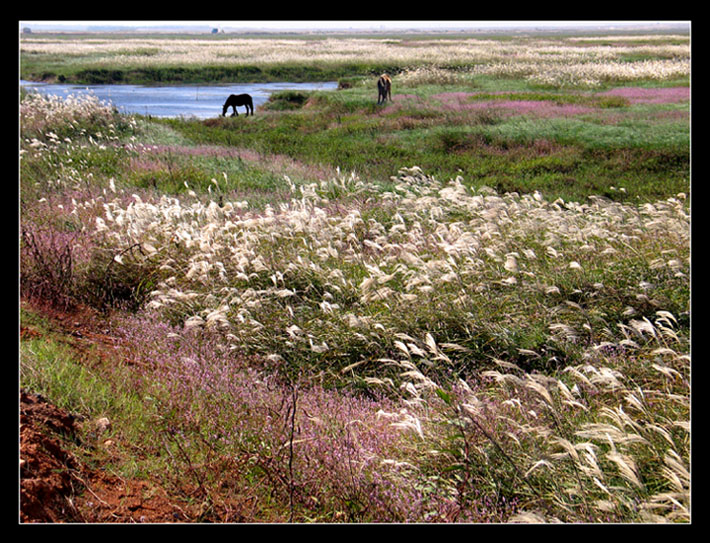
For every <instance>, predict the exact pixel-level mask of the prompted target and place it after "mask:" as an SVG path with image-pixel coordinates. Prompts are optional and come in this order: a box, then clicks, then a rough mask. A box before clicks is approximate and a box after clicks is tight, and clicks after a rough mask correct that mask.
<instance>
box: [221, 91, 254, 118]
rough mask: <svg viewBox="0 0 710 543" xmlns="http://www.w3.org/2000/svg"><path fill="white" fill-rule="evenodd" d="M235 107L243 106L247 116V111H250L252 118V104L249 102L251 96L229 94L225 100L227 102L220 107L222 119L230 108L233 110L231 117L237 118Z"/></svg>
mask: <svg viewBox="0 0 710 543" xmlns="http://www.w3.org/2000/svg"><path fill="white" fill-rule="evenodd" d="M237 106H245V108H246V110H247V116H249V110H251V114H252V116H253V115H254V103H253V102H252V100H251V96H249V95H248V94H230V95H229V98H227V101H226V102H225V103H224V105H223V106H222V117H224V116H225V114H226V113H227V110H228V109H229V108H230V107H231V108H232V109H233V110H234V113H232V117H234V116H235V115H237V116H239V113H237Z"/></svg>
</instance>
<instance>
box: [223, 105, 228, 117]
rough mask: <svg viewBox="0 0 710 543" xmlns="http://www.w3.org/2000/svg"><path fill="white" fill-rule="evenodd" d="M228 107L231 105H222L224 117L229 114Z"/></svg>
mask: <svg viewBox="0 0 710 543" xmlns="http://www.w3.org/2000/svg"><path fill="white" fill-rule="evenodd" d="M228 108H229V106H228V105H227V104H224V105H223V106H222V117H224V116H225V115H226V114H227V109H228Z"/></svg>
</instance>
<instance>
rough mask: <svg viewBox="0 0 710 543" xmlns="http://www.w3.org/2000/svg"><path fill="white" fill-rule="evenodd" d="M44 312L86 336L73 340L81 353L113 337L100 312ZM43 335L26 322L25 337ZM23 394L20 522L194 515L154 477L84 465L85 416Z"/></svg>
mask: <svg viewBox="0 0 710 543" xmlns="http://www.w3.org/2000/svg"><path fill="white" fill-rule="evenodd" d="M43 313H44V314H45V316H48V317H49V318H50V319H51V320H52V321H53V322H55V323H57V324H58V325H59V327H60V328H62V329H63V331H64V332H68V333H69V334H70V335H71V336H72V339H76V338H81V339H80V340H79V342H80V344H79V345H77V344H76V343H73V342H72V345H73V346H75V347H77V348H78V351H79V352H78V354H81V353H82V351H86V350H87V348H88V347H89V344H90V345H92V346H93V347H97V346H98V347H99V349H101V347H102V346H104V347H105V346H106V345H107V344H108V343H110V342H111V338H110V337H109V336H107V335H105V334H103V333H102V332H103V331H101V330H99V329H97V323H98V322H99V321H97V320H96V319H95V315H92V314H90V313H86V312H84V313H82V312H68V313H61V312H57V311H51V310H49V311H47V310H46V308H43ZM39 336H41V333H40V332H38V331H37V330H35V329H33V328H32V327H26V326H23V325H21V327H20V337H21V338H30V337H39ZM84 343H85V344H86V345H83V344H84ZM79 358H80V359H81V358H82V357H81V356H79ZM19 399H20V432H19V433H20V450H19V453H20V454H19V456H20V459H19V461H20V511H19V521H20V522H21V523H66V522H71V523H134V522H148V523H167V522H170V523H174V522H186V521H187V522H189V521H190V519H191V518H195V517H194V512H190V511H185V509H184V508H182V507H181V506H179V505H177V503H176V500H170V499H169V496H168V495H167V493H166V492H165V490H164V489H162V488H160V487H159V486H158V485H156V484H154V483H153V482H151V481H147V480H125V479H122V478H121V477H119V476H118V475H114V474H112V473H110V472H108V471H105V470H104V469H102V468H101V467H100V466H98V467H95V466H91V467H89V466H87V465H83V464H82V463H81V462H80V461H79V460H78V459H77V458H76V457H75V456H74V455H73V454H72V453H71V452H69V450H70V449H71V445H72V441H73V442H74V443H75V444H79V445H81V443H79V440H80V438H79V436H80V431H79V430H80V424H81V422H80V421H78V420H77V419H76V418H75V417H74V416H73V415H72V414H70V413H68V412H66V411H64V410H62V409H59V408H57V407H56V406H53V405H51V404H50V403H49V402H48V401H47V400H46V399H45V398H43V397H41V396H39V395H37V394H32V393H29V392H27V391H25V390H20V398H19ZM191 513H192V514H191Z"/></svg>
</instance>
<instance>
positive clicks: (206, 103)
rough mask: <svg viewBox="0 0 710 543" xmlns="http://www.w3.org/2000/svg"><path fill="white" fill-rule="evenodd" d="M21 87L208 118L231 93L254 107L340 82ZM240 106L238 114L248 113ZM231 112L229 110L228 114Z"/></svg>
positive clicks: (125, 109)
mask: <svg viewBox="0 0 710 543" xmlns="http://www.w3.org/2000/svg"><path fill="white" fill-rule="evenodd" d="M20 84H21V86H22V87H24V88H26V89H28V90H35V91H36V92H39V93H43V94H54V95H57V96H68V95H71V94H73V95H77V94H87V93H92V94H94V95H95V96H96V97H97V98H98V99H99V100H101V101H104V102H109V103H111V104H113V105H114V106H115V107H116V108H117V109H118V110H119V111H120V112H122V113H129V114H130V113H137V114H140V115H152V116H154V117H197V118H198V119H207V118H210V117H217V116H219V115H221V114H222V104H224V101H225V100H226V99H227V97H228V96H229V95H230V94H242V93H247V94H250V95H251V97H252V100H253V101H254V109H255V110H256V108H257V107H258V106H260V105H261V104H263V103H265V102H266V101H267V100H268V99H269V96H270V95H271V94H272V93H273V92H276V91H280V90H306V91H311V90H333V89H336V88H337V87H338V83H337V82H334V81H333V82H325V83H235V84H233V85H204V86H197V85H179V86H159V87H152V86H144V85H62V84H56V83H37V82H34V81H20ZM245 111H246V110H245V108H244V107H238V108H237V112H238V113H239V115H243V114H244V113H245ZM231 114H232V109H231V108H230V109H229V112H228V113H227V115H231Z"/></svg>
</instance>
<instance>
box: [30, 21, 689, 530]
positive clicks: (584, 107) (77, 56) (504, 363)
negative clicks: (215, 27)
mask: <svg viewBox="0 0 710 543" xmlns="http://www.w3.org/2000/svg"><path fill="white" fill-rule="evenodd" d="M19 43H20V70H19V71H20V74H19V76H20V79H22V80H23V81H29V82H41V84H42V85H45V86H49V85H52V84H64V85H96V84H101V85H106V84H111V85H163V86H165V85H193V86H199V88H203V86H210V88H211V91H212V90H214V89H213V88H212V87H216V86H218V85H239V84H256V83H266V82H280V83H309V82H326V81H333V82H337V85H336V84H334V85H332V87H334V88H329V89H326V90H323V89H320V90H304V89H297V88H296V89H286V90H276V91H274V92H271V93H270V94H269V96H268V98H265V99H264V101H263V102H261V103H259V104H258V105H257V106H256V107H255V114H254V115H253V116H248V117H246V116H245V115H243V114H242V113H241V112H240V114H239V116H237V117H222V116H221V107H220V105H218V107H217V108H216V109H215V111H214V114H213V115H210V114H205V115H200V116H195V115H169V116H157V115H148V114H141V113H126V112H125V111H121V108H118V107H116V105H115V104H113V103H111V102H110V101H109V100H104V99H99V98H98V97H97V96H95V95H94V94H92V93H82V94H71V93H70V94H66V95H64V96H61V97H59V96H51V95H47V94H44V93H39V92H34V91H31V90H28V89H23V90H22V91H21V92H20V102H19V109H20V118H19V155H20V158H19V188H18V210H19V212H18V214H19V220H18V223H19V224H18V226H19V233H18V235H19V241H18V246H19V285H20V296H19V304H18V305H19V309H18V311H19V321H20V340H19V350H20V353H19V374H20V375H19V384H20V388H21V390H22V391H23V392H26V393H33V394H39V395H41V397H42V398H44V399H45V400H46V401H47V402H49V403H51V404H52V405H53V406H56V407H57V408H59V409H62V410H64V411H66V412H67V413H69V414H70V415H71V416H72V417H73V420H75V421H76V425H75V431H74V433H73V434H72V435H64V434H62V435H61V436H59V437H57V440H58V443H59V447H60V448H62V449H63V450H66V451H68V453H67V454H69V455H71V457H72V458H74V459H75V461H76V463H77V464H78V465H79V466H82V467H80V468H76V467H74V468H71V469H69V468H67V473H68V475H67V477H68V478H69V480H70V481H71V484H67V485H66V488H65V489H64V490H63V491H62V492H57V493H56V494H55V496H53V497H52V499H47V500H45V504H44V507H45V509H46V510H50V509H51V510H52V515H53V516H52V515H49V516H45V517H42V518H39V521H47V518H51V519H54V520H55V521H61V522H78V523H87V522H88V523H92V522H138V521H141V522H143V521H144V522H156V523H163V522H189V523H202V522H218V523H243V522H246V523H321V524H323V523H481V524H482V523H495V524H503V523H522V522H534V523H543V522H554V523H559V522H561V523H569V524H577V523H583V524H587V523H590V524H591V523H624V524H625V523H662V522H663V523H665V522H672V523H689V522H691V514H690V506H691V504H690V495H691V488H690V487H691V477H690V473H691V461H690V457H691V453H690V451H691V447H690V441H691V430H690V426H691V424H690V401H691V390H690V380H691V370H690V212H691V206H690V201H691V183H690V148H691V145H690V108H691V105H690V104H691V86H690V76H691V73H690V72H691V70H690V60H691V58H690V57H691V55H690V51H691V47H690V34H689V32H678V33H664V32H642V31H632V30H629V31H627V32H624V33H622V32H609V33H602V32H599V33H594V32H580V33H574V32H570V33H554V34H539V35H538V34H536V33H530V34H500V35H499V34H486V35H473V34H470V35H469V34H466V33H451V34H436V35H434V34H432V35H427V34H421V33H415V34H408V33H390V34H373V35H367V36H357V35H345V34H344V35H341V36H339V35H332V34H322V35H317V34H307V35H306V34H304V35H273V36H268V37H264V36H241V35H238V34H234V35H233V34H220V35H216V36H207V35H205V36H194V35H190V36H187V35H185V36H182V35H157V34H156V35H141V34H130V35H123V34H75V35H74V34H44V33H30V34H22V35H21V36H20V40H19ZM383 72H387V73H388V74H389V75H390V76H391V78H392V100H391V101H388V102H386V103H385V104H383V105H379V106H378V105H377V87H376V81H377V78H378V77H379V75H380V74H381V73H383ZM24 86H25V87H31V85H24ZM193 88H194V87H193ZM224 98H226V95H225V96H224ZM217 102H219V100H217ZM102 420H107V421H110V425H109V426H106V425H102V426H101V430H100V431H99V430H97V421H102ZM23 428H24V425H23ZM23 435H24V434H23ZM23 451H24V449H23ZM23 454H24V452H23ZM28 458H29V457H25V456H22V458H21V470H20V484H21V492H20V494H21V499H20V518H21V520H22V521H23V522H32V521H38V518H33V517H31V516H29V511H30V508H29V505H28V504H30V503H34V502H33V496H32V495H31V490H30V486H25V482H26V481H30V480H35V479H37V478H38V477H39V475H38V474H37V473H36V472H33V471H32V469H33V468H32V466H33V465H34V464H33V463H32V462H30V461H29V460H28ZM23 460H24V461H23ZM97 472H100V473H102V474H103V476H102V478H101V483H99V482H98V481H99V478H97V476H96V475H95V474H96V473H97ZM107 474H110V475H111V477H112V480H113V481H114V483H115V484H113V485H108V484H106V480H107V479H106V478H107V477H108V475H107ZM28 484H29V483H28ZM119 486H120V487H121V488H124V487H125V488H128V487H131V488H141V489H143V490H142V492H143V494H142V501H141V504H142V505H136V506H135V507H134V508H133V509H130V511H129V512H125V511H126V510H127V509H126V508H125V507H124V508H123V509H122V508H121V507H120V504H117V505H112V506H110V505H109V504H113V503H114V502H112V501H111V498H115V496H116V488H118V487H119ZM125 492H128V491H127V490H126V491H125ZM158 498H159V499H160V503H161V508H160V509H159V508H157V506H154V503H153V502H152V501H151V500H156V501H157V500H158ZM125 499H127V498H125ZM124 501H125V500H124ZM150 504H153V505H152V506H150V507H149V505H150ZM124 505H125V504H124ZM23 509H24V511H25V513H24V516H23ZM33 510H34V509H33ZM45 512H46V511H45Z"/></svg>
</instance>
